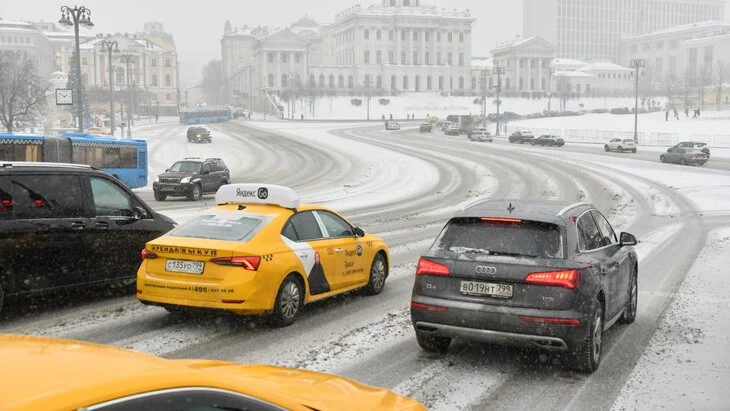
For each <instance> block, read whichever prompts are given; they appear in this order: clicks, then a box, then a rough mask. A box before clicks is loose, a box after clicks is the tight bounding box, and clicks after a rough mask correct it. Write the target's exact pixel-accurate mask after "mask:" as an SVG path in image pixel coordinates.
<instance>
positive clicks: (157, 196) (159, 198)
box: [155, 190, 167, 201]
mask: <svg viewBox="0 0 730 411" xmlns="http://www.w3.org/2000/svg"><path fill="white" fill-rule="evenodd" d="M166 198H167V194H164V193H161V192H159V191H157V190H155V200H157V201H165V199H166Z"/></svg>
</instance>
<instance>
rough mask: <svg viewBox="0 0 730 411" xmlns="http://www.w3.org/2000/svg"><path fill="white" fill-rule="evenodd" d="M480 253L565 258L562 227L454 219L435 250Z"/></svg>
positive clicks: (443, 231) (442, 234)
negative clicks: (477, 251)
mask: <svg viewBox="0 0 730 411" xmlns="http://www.w3.org/2000/svg"><path fill="white" fill-rule="evenodd" d="M468 249H471V250H481V251H482V252H485V251H488V252H490V253H494V254H495V255H499V254H511V255H520V256H530V257H547V258H563V255H564V253H563V242H562V236H561V231H560V227H558V226H556V225H555V224H548V223H542V222H536V221H520V222H500V221H485V220H483V219H481V218H478V217H459V218H454V219H452V220H451V221H449V223H448V224H446V227H444V229H443V230H442V231H441V234H439V236H438V238H437V239H436V242H435V243H434V245H433V246H432V250H445V251H452V252H460V251H461V250H468Z"/></svg>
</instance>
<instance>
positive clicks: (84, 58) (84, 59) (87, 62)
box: [81, 56, 89, 66]
mask: <svg viewBox="0 0 730 411" xmlns="http://www.w3.org/2000/svg"><path fill="white" fill-rule="evenodd" d="M81 64H83V65H84V66H86V65H88V64H89V58H88V57H86V56H84V57H81Z"/></svg>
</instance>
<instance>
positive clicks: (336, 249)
mask: <svg viewBox="0 0 730 411" xmlns="http://www.w3.org/2000/svg"><path fill="white" fill-rule="evenodd" d="M342 251H344V250H343V249H341V248H335V252H336V253H341V252H342Z"/></svg>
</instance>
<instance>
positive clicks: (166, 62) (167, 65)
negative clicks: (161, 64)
mask: <svg viewBox="0 0 730 411" xmlns="http://www.w3.org/2000/svg"><path fill="white" fill-rule="evenodd" d="M165 67H170V59H165Z"/></svg>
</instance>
